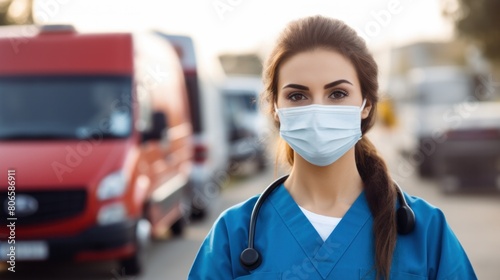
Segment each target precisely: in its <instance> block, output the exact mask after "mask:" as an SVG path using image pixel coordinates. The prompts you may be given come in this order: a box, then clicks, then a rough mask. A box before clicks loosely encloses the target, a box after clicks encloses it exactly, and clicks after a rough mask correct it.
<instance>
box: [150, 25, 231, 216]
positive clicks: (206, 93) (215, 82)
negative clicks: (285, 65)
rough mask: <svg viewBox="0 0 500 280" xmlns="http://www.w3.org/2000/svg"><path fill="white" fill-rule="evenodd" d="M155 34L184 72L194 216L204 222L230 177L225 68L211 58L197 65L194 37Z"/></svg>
mask: <svg viewBox="0 0 500 280" xmlns="http://www.w3.org/2000/svg"><path fill="white" fill-rule="evenodd" d="M156 33H157V34H158V35H159V36H161V37H162V38H165V39H167V40H168V41H169V42H170V43H171V44H172V45H173V46H174V47H175V49H176V51H177V54H178V56H179V58H180V60H181V63H182V67H183V70H184V77H185V80H186V86H187V89H188V95H189V105H190V111H191V120H192V123H193V142H194V165H193V169H192V172H191V176H190V185H191V186H192V194H191V207H192V208H191V217H192V218H194V219H201V218H203V217H205V216H206V214H207V211H209V209H210V205H211V203H212V202H213V201H214V199H215V198H216V197H217V196H218V193H219V191H220V187H221V185H222V184H224V183H225V182H224V181H225V178H226V177H227V176H226V175H225V174H226V172H227V164H228V155H227V154H228V150H227V149H228V148H227V147H228V144H227V142H226V141H225V139H226V136H225V135H226V133H227V130H226V129H225V127H224V126H223V125H221V124H223V123H224V119H223V117H224V116H223V114H222V113H221V101H222V99H221V97H220V94H219V87H220V82H221V80H222V78H223V75H222V69H219V68H220V65H217V64H216V63H207V60H209V59H208V58H205V59H202V63H199V62H198V58H197V53H198V52H197V51H196V49H195V44H194V42H193V39H192V38H191V37H189V36H185V35H172V34H167V33H163V32H156ZM213 61H214V60H213ZM207 64H208V65H207Z"/></svg>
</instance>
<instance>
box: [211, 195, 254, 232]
mask: <svg viewBox="0 0 500 280" xmlns="http://www.w3.org/2000/svg"><path fill="white" fill-rule="evenodd" d="M259 196H260V195H255V196H253V197H251V198H249V199H247V200H245V201H243V202H240V203H238V204H236V205H233V206H231V207H229V208H227V209H226V210H224V211H223V212H222V213H221V214H220V215H219V217H218V218H217V220H216V222H215V223H216V224H221V223H223V224H225V225H229V227H231V228H232V229H234V228H236V227H246V228H247V227H248V223H249V222H250V216H251V215H252V210H253V207H254V205H255V203H256V202H257V199H258V198H259Z"/></svg>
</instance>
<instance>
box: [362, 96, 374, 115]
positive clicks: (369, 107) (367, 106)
mask: <svg viewBox="0 0 500 280" xmlns="http://www.w3.org/2000/svg"><path fill="white" fill-rule="evenodd" d="M371 110H372V103H371V102H370V101H369V100H366V104H365V108H363V111H361V119H363V120H364V119H366V118H367V117H368V115H370V111H371Z"/></svg>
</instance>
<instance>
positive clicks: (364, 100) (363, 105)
mask: <svg viewBox="0 0 500 280" xmlns="http://www.w3.org/2000/svg"><path fill="white" fill-rule="evenodd" d="M365 105H366V98H365V99H363V103H362V104H361V109H360V110H359V111H360V112H362V111H363V110H364V109H365Z"/></svg>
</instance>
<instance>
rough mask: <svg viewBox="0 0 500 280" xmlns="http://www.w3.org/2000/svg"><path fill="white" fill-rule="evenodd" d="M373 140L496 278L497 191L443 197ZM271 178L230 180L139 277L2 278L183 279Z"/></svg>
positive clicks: (81, 271)
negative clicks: (219, 227)
mask: <svg viewBox="0 0 500 280" xmlns="http://www.w3.org/2000/svg"><path fill="white" fill-rule="evenodd" d="M371 139H372V140H373V142H375V144H376V145H377V146H378V147H379V150H380V153H381V154H382V155H383V156H384V157H385V158H386V159H387V161H388V164H389V167H390V169H391V171H392V174H393V177H394V178H395V179H396V180H398V182H399V183H400V185H401V186H402V187H403V189H404V190H405V191H406V192H408V193H410V194H412V195H416V196H420V197H423V198H424V199H426V200H427V201H429V202H430V203H432V204H434V205H436V206H438V207H439V208H441V209H442V210H443V211H444V213H445V215H446V217H447V220H448V222H449V223H450V225H451V227H452V229H453V230H454V232H455V234H456V235H457V236H458V238H459V240H460V241H461V243H462V245H463V246H464V248H465V250H466V251H467V253H468V255H469V258H470V259H471V261H472V264H473V266H474V268H475V270H476V273H477V275H478V278H479V279H486V280H488V279H491V280H497V279H500V196H499V194H498V193H497V192H488V193H484V192H482V193H456V194H445V193H443V192H441V191H440V188H439V184H438V183H436V182H434V181H426V180H422V179H420V178H419V177H418V176H416V174H415V172H411V170H410V171H409V170H407V169H404V170H403V169H402V168H401V166H403V165H405V162H404V160H403V159H402V158H401V157H400V156H399V155H398V154H397V153H396V149H395V148H394V147H395V145H396V143H395V141H397V139H396V138H395V137H394V135H391V134H384V133H378V132H377V131H376V132H374V133H372V135H371ZM271 169H272V168H271ZM273 178H274V174H273V171H272V170H269V171H267V172H265V173H261V174H258V175H252V176H248V177H246V178H244V177H240V178H232V179H231V181H230V182H229V183H228V185H227V187H226V188H225V189H224V190H223V192H222V193H221V195H220V197H219V198H218V199H217V200H216V201H214V203H213V209H212V212H211V213H210V215H209V216H208V217H207V219H205V220H204V221H201V222H195V223H191V224H190V225H189V226H188V228H187V229H186V232H185V234H184V236H183V237H182V238H173V237H169V238H166V239H165V240H163V241H155V242H154V243H153V244H152V246H151V247H150V249H149V253H148V256H147V270H146V271H145V273H144V274H143V275H142V276H141V277H125V276H123V275H122V274H121V273H120V271H119V270H118V269H117V268H116V266H115V264H114V263H112V262H109V263H88V264H79V265H68V264H36V265H33V264H31V265H23V264H18V266H17V267H16V269H17V272H16V273H10V272H6V271H5V270H4V271H3V272H0V279H51V280H53V279H65V280H66V279H102V280H104V279H107V280H146V279H147V280H157V279H168V280H177V279H186V276H187V273H188V271H189V268H190V266H191V263H192V261H193V259H194V257H195V255H196V252H197V250H198V247H199V245H200V243H201V242H202V240H203V238H204V237H205V235H206V234H207V232H208V230H209V229H210V227H211V225H212V223H213V221H214V220H215V219H216V218H217V216H218V214H219V213H220V212H221V211H222V210H224V209H226V208H227V207H229V206H231V205H234V204H236V203H238V202H240V201H243V200H245V199H247V198H249V197H251V196H252V195H254V194H257V193H259V192H260V191H262V190H263V189H264V188H265V187H266V185H267V184H268V183H269V182H271V181H272V180H273Z"/></svg>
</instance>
